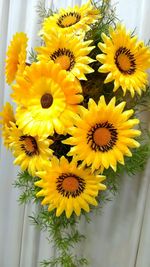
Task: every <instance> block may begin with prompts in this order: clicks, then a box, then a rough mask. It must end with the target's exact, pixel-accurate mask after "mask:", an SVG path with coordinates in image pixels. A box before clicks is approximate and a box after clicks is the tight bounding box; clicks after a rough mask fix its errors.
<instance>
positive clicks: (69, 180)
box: [56, 173, 86, 198]
mask: <svg viewBox="0 0 150 267" xmlns="http://www.w3.org/2000/svg"><path fill="white" fill-rule="evenodd" d="M56 184H57V186H56V189H57V191H58V192H59V193H60V194H61V195H63V196H64V197H68V198H69V197H70V196H71V197H73V198H75V197H77V196H79V195H80V194H81V193H82V192H83V191H84V189H85V185H86V184H85V181H84V179H82V178H81V177H79V176H77V175H75V174H73V173H62V175H60V176H59V177H58V178H57V182H56Z"/></svg>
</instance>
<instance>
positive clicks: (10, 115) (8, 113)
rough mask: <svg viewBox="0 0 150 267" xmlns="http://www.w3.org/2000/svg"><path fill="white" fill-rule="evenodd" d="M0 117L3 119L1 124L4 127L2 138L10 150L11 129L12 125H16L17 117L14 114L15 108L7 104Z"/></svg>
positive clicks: (0, 121)
mask: <svg viewBox="0 0 150 267" xmlns="http://www.w3.org/2000/svg"><path fill="white" fill-rule="evenodd" d="M0 117H2V119H1V120H0V124H1V125H2V129H1V130H2V136H3V139H4V145H5V146H6V147H7V148H9V144H10V140H9V136H10V128H11V123H12V122H13V123H15V121H16V120H15V115H14V112H13V108H12V106H11V105H10V103H8V102H7V103H6V104H5V106H4V108H3V110H2V112H0Z"/></svg>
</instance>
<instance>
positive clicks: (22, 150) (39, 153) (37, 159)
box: [9, 123, 53, 176]
mask: <svg viewBox="0 0 150 267" xmlns="http://www.w3.org/2000/svg"><path fill="white" fill-rule="evenodd" d="M11 125H12V127H11V128H10V136H9V143H10V144H9V147H10V149H11V150H12V153H13V155H14V157H15V158H16V159H15V160H14V164H17V165H20V166H21V169H22V170H28V172H29V173H30V174H31V175H32V176H35V173H36V171H40V170H44V168H45V166H46V165H48V164H49V162H50V158H51V157H52V153H53V151H52V150H51V149H50V148H49V146H50V145H51V144H52V143H53V141H52V140H50V139H46V138H41V137H38V136H34V137H33V136H31V135H25V134H24V133H23V132H22V130H20V129H19V128H18V127H17V126H16V125H15V124H14V123H11Z"/></svg>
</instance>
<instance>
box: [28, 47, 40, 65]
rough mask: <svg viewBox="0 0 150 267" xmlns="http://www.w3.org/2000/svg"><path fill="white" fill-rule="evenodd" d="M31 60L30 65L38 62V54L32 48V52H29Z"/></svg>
mask: <svg viewBox="0 0 150 267" xmlns="http://www.w3.org/2000/svg"><path fill="white" fill-rule="evenodd" d="M29 60H30V63H31V64H32V63H33V62H37V61H38V60H37V53H36V52H35V50H33V49H32V48H31V51H30V52H29Z"/></svg>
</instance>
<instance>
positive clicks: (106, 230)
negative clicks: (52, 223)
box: [0, 0, 150, 267]
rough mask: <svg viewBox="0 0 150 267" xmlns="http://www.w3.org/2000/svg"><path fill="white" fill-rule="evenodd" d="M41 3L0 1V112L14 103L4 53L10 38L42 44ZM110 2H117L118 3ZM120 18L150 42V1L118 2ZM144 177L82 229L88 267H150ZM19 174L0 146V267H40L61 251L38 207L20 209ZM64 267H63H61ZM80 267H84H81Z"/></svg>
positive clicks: (149, 184)
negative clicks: (37, 222)
mask: <svg viewBox="0 0 150 267" xmlns="http://www.w3.org/2000/svg"><path fill="white" fill-rule="evenodd" d="M40 2H41V0H26V1H23V0H0V37H1V41H0V109H1V108H2V105H3V104H4V103H5V102H6V101H9V102H10V101H11V99H10V92H11V89H10V88H9V87H8V85H6V84H5V78H4V61H5V53H6V50H7V47H8V44H9V42H10V40H11V38H12V35H13V34H14V33H15V32H17V31H19V32H20V31H23V32H26V34H27V35H28V38H29V42H28V50H29V51H30V50H31V48H32V47H35V46H37V45H38V44H39V38H38V36H37V32H38V30H39V27H40V24H39V17H38V14H37V12H36V7H37V5H38V4H40ZM42 2H43V3H44V4H45V7H46V8H47V7H49V8H55V9H57V8H59V7H63V8H66V7H67V6H68V5H70V6H73V5H75V4H78V5H81V3H86V0H84V1H82V0H63V1H60V0H52V1H50V0H45V1H44V0H42ZM112 2H114V3H115V2H116V1H115V0H114V1H112ZM117 13H118V17H119V18H120V19H121V20H123V22H124V23H125V24H126V26H127V27H128V28H129V29H131V30H133V29H135V28H136V32H137V33H138V34H139V35H140V37H141V38H143V39H144V40H146V41H148V39H149V37H150V27H149V22H150V19H149V14H150V5H149V0H132V1H131V0H126V1H123V0H119V1H118V4H117ZM149 167H150V165H149V164H148V165H147V167H146V168H145V171H144V172H143V173H142V174H139V175H137V176H134V177H132V178H131V177H128V176H125V177H122V181H121V185H120V190H119V193H118V194H117V195H116V196H115V197H114V196H110V197H111V198H112V201H111V202H108V203H107V204H105V205H104V207H103V208H102V209H101V210H100V212H99V213H98V214H97V215H91V223H90V224H87V223H86V222H85V220H84V219H82V221H81V222H80V225H79V229H80V230H81V232H83V233H84V234H85V235H86V240H85V241H82V243H81V245H80V246H78V247H77V248H76V251H78V253H79V254H80V255H81V256H83V255H86V256H87V258H89V260H90V265H89V266H90V267H149V266H150V257H149V246H150V238H149V236H150V230H149V224H150V215H149V209H150V177H149V176H150V175H149ZM18 170H19V168H16V167H14V166H13V157H12V155H11V154H10V152H8V151H7V150H6V149H5V148H4V146H3V145H2V140H0V183H1V186H0V267H39V266H40V264H39V262H40V261H41V260H42V259H48V258H49V257H51V256H53V255H54V254H55V253H57V251H55V250H54V248H53V244H50V243H49V242H48V240H47V238H46V233H41V232H40V231H39V230H38V229H37V228H35V227H34V225H32V224H31V220H30V218H29V216H30V215H32V213H33V212H35V211H36V209H37V207H35V206H34V205H33V204H29V205H26V206H20V205H19V203H18V202H17V199H18V198H19V192H18V190H17V189H15V188H14V186H13V185H12V184H13V183H14V181H15V179H16V176H17V173H18ZM60 267H63V266H60ZM79 267H80V266H79Z"/></svg>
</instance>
